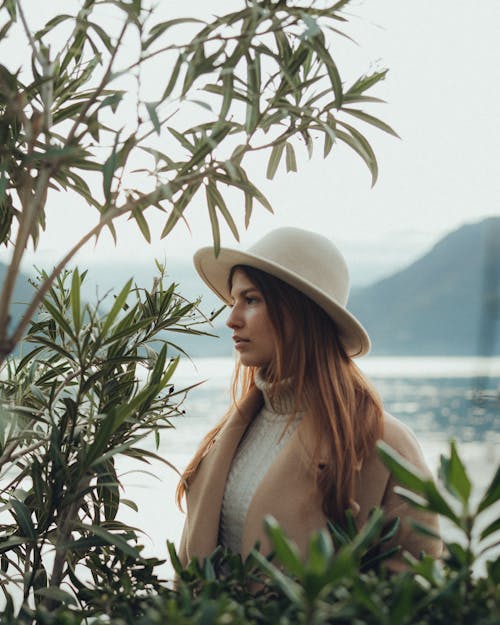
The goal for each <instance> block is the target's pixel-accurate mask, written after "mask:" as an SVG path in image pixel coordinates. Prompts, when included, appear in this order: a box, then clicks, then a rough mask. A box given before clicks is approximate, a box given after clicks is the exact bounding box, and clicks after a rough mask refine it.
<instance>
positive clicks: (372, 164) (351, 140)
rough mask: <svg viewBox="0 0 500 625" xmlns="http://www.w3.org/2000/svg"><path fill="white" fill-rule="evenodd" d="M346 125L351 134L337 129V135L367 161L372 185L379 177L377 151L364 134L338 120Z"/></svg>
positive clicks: (343, 124)
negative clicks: (375, 151)
mask: <svg viewBox="0 0 500 625" xmlns="http://www.w3.org/2000/svg"><path fill="white" fill-rule="evenodd" d="M338 123H339V124H341V125H342V126H344V127H347V128H348V130H349V132H350V133H351V134H348V133H346V132H343V131H342V130H339V129H338V128H337V130H336V131H335V135H336V137H337V138H338V139H340V140H341V141H343V142H344V143H346V144H347V145H348V146H349V147H350V148H352V149H353V150H354V151H355V152H356V153H357V154H359V156H361V158H362V159H363V160H364V161H365V163H366V164H367V166H368V169H369V170H370V173H371V175H372V187H373V185H374V184H375V183H376V182H377V177H378V164H377V158H376V156H375V153H374V152H373V149H372V147H371V146H370V144H369V143H368V141H367V140H366V139H365V137H363V135H362V134H361V133H360V132H358V131H357V130H356V129H355V128H353V127H352V126H349V125H348V124H346V123H344V122H338Z"/></svg>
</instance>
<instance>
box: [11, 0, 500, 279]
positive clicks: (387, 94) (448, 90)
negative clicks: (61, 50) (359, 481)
mask: <svg viewBox="0 0 500 625" xmlns="http://www.w3.org/2000/svg"><path fill="white" fill-rule="evenodd" d="M63 4H64V3H63ZM73 4H75V3H74V2H73ZM236 4H237V3H234V2H233V3H231V5H232V6H235V5H236ZM24 5H25V6H26V9H27V15H28V18H29V20H30V21H31V23H32V24H35V23H38V22H40V21H42V20H43V19H45V17H46V16H45V15H43V14H42V8H41V7H42V4H39V3H38V2H36V1H35V0H26V2H25V3H24ZM227 6H228V3H227V2H226V1H223V0H213V1H212V2H209V1H207V0H190V1H189V2H186V3H177V2H175V3H174V2H170V1H169V2H166V1H165V2H161V3H160V10H161V11H162V12H163V13H164V14H165V16H166V17H169V16H171V17H177V16H179V15H180V14H184V15H186V16H187V15H191V16H198V17H200V16H208V15H209V13H213V14H217V13H220V12H223V11H227ZM28 9H29V10H28ZM346 12H347V15H348V16H349V19H350V25H349V27H348V33H349V34H350V35H351V36H352V37H354V39H355V40H356V41H357V43H358V45H353V44H351V43H349V42H347V41H339V40H334V42H333V43H332V45H333V50H334V56H335V59H336V61H337V65H338V67H339V69H340V71H341V74H342V76H343V78H345V80H346V82H349V81H351V80H352V79H353V78H356V77H357V76H359V75H361V74H362V73H365V72H367V71H370V70H371V69H373V68H379V69H380V68H384V67H387V68H388V69H389V73H388V76H387V79H386V80H385V81H384V82H383V83H382V84H380V86H379V87H377V89H376V91H375V92H374V93H375V95H377V96H379V97H381V98H383V99H384V100H386V101H387V104H383V105H376V107H373V108H371V109H366V110H369V112H371V113H372V114H377V115H378V116H379V117H381V118H382V119H384V120H385V121H386V122H388V123H389V124H391V126H392V127H393V128H394V129H395V130H396V131H397V132H398V133H399V135H400V136H401V140H398V139H395V138H393V137H390V136H388V135H385V134H384V133H381V132H380V131H373V132H368V129H367V135H368V136H369V138H370V140H371V142H372V145H373V148H374V150H375V152H376V154H377V157H378V162H379V167H380V174H379V180H378V182H377V183H376V185H375V187H374V188H371V180H370V175H369V172H368V170H367V168H366V166H365V165H364V163H363V162H362V161H361V160H360V159H359V157H357V156H356V155H355V154H354V153H351V152H350V151H349V149H348V148H346V147H344V146H340V147H339V148H338V149H334V150H332V152H331V153H330V155H329V157H328V158H327V159H326V160H323V159H322V158H320V157H319V156H315V157H313V159H312V160H310V161H309V160H308V158H307V156H306V154H305V153H302V154H298V168H299V171H298V173H291V174H286V173H285V172H284V168H280V169H279V171H278V174H277V175H276V177H275V178H274V180H273V181H268V180H266V179H265V170H266V164H267V163H266V162H265V161H262V162H254V163H252V165H251V174H252V176H253V177H254V179H255V180H256V182H257V185H258V186H260V188H262V190H263V191H264V192H265V193H266V195H267V196H268V197H269V199H270V201H271V203H272V204H273V206H274V207H275V214H274V215H271V214H269V213H267V212H266V211H265V210H264V209H262V210H260V209H257V210H256V211H255V212H254V216H253V219H252V221H251V223H250V226H249V228H248V230H247V231H244V229H243V217H242V212H243V211H242V207H241V206H237V205H235V206H231V208H232V209H233V212H234V216H235V217H236V218H237V223H238V224H239V225H240V226H241V230H242V235H241V245H242V247H247V246H248V245H251V244H252V243H253V242H254V241H256V240H257V239H258V238H260V237H261V236H262V235H263V234H265V233H266V232H268V231H269V230H271V229H273V228H276V227H281V226H297V227H305V228H309V229H311V230H314V231H317V232H321V233H323V234H325V235H326V236H328V237H329V238H331V239H332V240H333V241H335V242H336V243H337V244H338V246H339V247H340V249H341V250H342V251H343V252H344V254H345V256H346V258H347V260H348V264H350V265H351V266H353V267H355V268H356V271H357V273H358V275H359V274H360V272H361V273H362V272H363V270H364V269H363V268H365V269H366V275H370V276H371V275H372V274H373V273H374V272H375V273H377V272H378V273H380V274H383V273H384V272H386V273H389V272H390V271H392V270H393V269H394V268H399V267H403V266H404V265H406V264H408V263H409V262H411V261H412V260H413V259H415V258H416V257H418V256H419V255H421V254H422V253H424V252H425V251H427V250H428V249H429V248H430V247H432V245H433V244H434V243H435V242H436V241H437V240H439V239H440V238H441V237H442V236H444V235H445V234H446V233H448V232H450V231H452V230H454V229H456V228H457V227H459V226H460V225H461V224H463V223H466V222H471V221H477V220H480V219H481V218H483V217H486V216H488V215H494V214H499V212H500V204H499V200H500V175H499V165H500V157H499V153H498V149H499V146H500V113H499V111H500V80H498V71H499V67H500V37H498V25H499V24H500V3H499V2H498V0H479V1H477V2H475V3H470V2H469V1H464V0H439V1H438V2H436V1H431V0H424V2H419V3H410V2H405V1H404V0H378V1H377V2H373V1H372V2H370V1H369V0H365V1H360V0H358V1H354V2H353V3H352V4H351V5H349V7H348V9H347V11H346ZM14 43H15V42H12V45H14ZM17 45H19V44H17ZM14 50H15V48H11V52H12V51H14ZM18 52H19V49H18V48H17V53H18ZM151 78H152V79H153V80H154V76H152V77H151ZM235 197H236V196H235ZM237 202H238V200H237V199H236V202H235V203H237ZM96 215H97V214H96V212H95V211H94V210H93V209H88V208H87V207H85V206H82V205H78V204H77V203H75V204H72V203H68V199H67V198H65V197H64V196H63V195H62V194H53V196H52V198H51V204H50V207H49V209H48V219H47V231H46V232H45V233H44V234H43V235H42V239H41V242H40V244H39V247H38V249H37V251H36V253H35V254H33V253H31V252H30V253H29V254H27V256H26V260H25V263H24V267H25V268H28V269H29V267H30V266H31V265H32V264H33V263H35V264H38V265H50V264H51V263H54V262H56V261H57V260H58V259H59V258H60V257H61V256H62V254H63V252H64V251H65V250H66V249H67V248H68V247H69V244H70V243H71V242H72V240H76V238H77V237H78V236H79V235H80V236H81V234H83V232H84V231H85V229H87V228H90V227H92V226H93V225H94V224H95V223H96ZM186 216H187V220H188V222H189V225H190V231H188V229H187V228H186V227H185V225H184V224H182V223H180V224H179V225H178V226H177V227H176V229H175V230H174V231H173V232H172V233H171V235H170V236H169V237H168V239H165V240H160V239H159V236H158V234H159V231H161V229H162V226H163V220H158V219H156V218H155V219H152V221H151V224H152V230H153V242H152V244H151V245H147V244H146V243H145V242H144V240H143V239H142V237H141V236H140V235H139V234H138V232H137V228H136V226H135V225H132V224H131V223H130V222H127V221H126V220H121V222H120V223H118V225H117V229H118V240H119V242H118V245H116V246H115V245H114V243H113V241H112V239H111V237H110V236H108V235H103V236H102V237H101V238H100V239H99V242H98V244H97V245H94V244H88V245H87V246H86V247H85V248H84V249H83V250H82V251H81V252H80V254H79V256H78V259H77V260H78V262H79V263H81V264H87V265H92V263H95V262H107V263H109V264H110V265H111V264H120V263H126V262H127V263H129V262H133V263H137V264H144V263H151V262H152V259H154V258H160V259H163V258H166V259H169V258H172V259H185V260H187V259H189V258H190V257H191V256H192V253H193V252H194V251H195V250H196V249H197V248H198V247H200V246H203V245H210V243H211V234H210V227H209V222H208V217H207V214H206V208H205V206H204V203H203V200H202V199H201V198H200V199H198V200H196V201H195V202H193V204H192V205H191V206H190V207H189V209H188V211H187V213H186ZM222 244H223V245H226V246H229V247H233V246H235V245H236V243H235V241H234V239H233V237H232V235H231V234H230V233H229V232H228V231H227V230H223V231H222ZM0 259H1V260H3V261H7V260H8V254H6V252H5V251H2V252H1V254H0ZM359 281H360V282H362V278H360V279H359Z"/></svg>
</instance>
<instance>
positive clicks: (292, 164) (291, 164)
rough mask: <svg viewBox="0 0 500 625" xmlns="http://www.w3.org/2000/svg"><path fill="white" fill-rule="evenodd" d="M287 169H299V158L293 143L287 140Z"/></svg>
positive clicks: (288, 170)
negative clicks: (297, 158) (296, 155)
mask: <svg viewBox="0 0 500 625" xmlns="http://www.w3.org/2000/svg"><path fill="white" fill-rule="evenodd" d="M286 170H287V172H290V171H297V160H296V159H295V150H294V149H293V145H292V144H291V143H289V142H288V141H287V143H286Z"/></svg>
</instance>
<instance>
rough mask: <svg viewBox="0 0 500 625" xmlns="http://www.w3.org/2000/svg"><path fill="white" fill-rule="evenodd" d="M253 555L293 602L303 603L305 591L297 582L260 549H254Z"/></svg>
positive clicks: (296, 603)
mask: <svg viewBox="0 0 500 625" xmlns="http://www.w3.org/2000/svg"><path fill="white" fill-rule="evenodd" d="M252 556H253V558H254V559H255V560H256V561H257V563H258V564H259V566H260V568H261V569H262V570H263V571H264V572H265V573H267V575H269V577H271V579H273V580H274V582H275V583H276V585H277V586H278V587H279V588H280V589H281V591H282V592H283V593H284V594H285V595H286V596H287V597H288V599H289V600H290V601H291V602H292V604H295V605H299V606H300V605H302V596H303V591H302V588H301V587H300V585H299V584H298V583H297V582H294V581H293V580H292V579H291V578H290V577H287V576H286V575H285V574H284V573H282V572H281V571H280V570H279V569H278V568H276V567H275V566H274V565H273V564H272V563H271V562H269V560H267V559H266V558H265V557H264V556H263V555H262V554H261V553H259V552H258V551H256V550H253V551H252Z"/></svg>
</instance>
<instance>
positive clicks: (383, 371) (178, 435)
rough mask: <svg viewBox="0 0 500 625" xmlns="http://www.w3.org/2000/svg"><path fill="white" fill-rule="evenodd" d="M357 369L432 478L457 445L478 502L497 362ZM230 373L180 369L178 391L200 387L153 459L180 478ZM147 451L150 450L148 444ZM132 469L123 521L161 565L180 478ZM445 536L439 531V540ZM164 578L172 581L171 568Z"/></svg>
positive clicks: (200, 364)
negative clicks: (414, 444) (401, 425)
mask: <svg viewBox="0 0 500 625" xmlns="http://www.w3.org/2000/svg"><path fill="white" fill-rule="evenodd" d="M357 362H358V364H359V366H360V367H361V369H362V370H363V371H364V372H365V374H366V375H367V376H368V377H369V378H370V379H371V380H372V382H373V383H374V385H375V386H376V388H377V389H378V391H379V392H380V394H381V396H382V398H383V400H384V403H385V407H386V409H387V410H388V411H389V412H391V413H392V414H394V415H395V416H397V417H398V418H400V419H401V420H402V421H404V422H405V423H407V424H408V425H409V426H410V427H411V428H412V429H413V430H414V432H415V433H416V435H417V437H418V439H419V442H420V444H421V446H422V449H423V452H424V455H425V457H426V460H427V462H428V464H429V466H430V467H431V468H432V469H433V471H434V474H435V475H436V473H437V467H438V464H439V457H440V454H442V453H443V452H446V451H447V449H448V441H449V440H450V438H454V439H456V441H457V444H458V448H459V452H460V454H461V456H462V458H463V459H464V461H465V463H466V466H467V469H468V471H469V474H470V477H471V479H472V481H473V483H474V485H475V486H476V493H477V495H478V494H479V493H480V492H481V491H482V490H484V488H485V487H486V486H487V484H488V482H489V480H490V479H491V477H492V475H493V473H494V470H495V468H496V466H497V465H498V462H499V458H500V358H436V357H432V358H429V357H425V358H424V357H421V358H411V357H408V358H406V357H405V358H402V357H398V358H394V357H377V358H376V357H370V356H368V357H365V358H361V359H358V361H357ZM233 365H234V361H233V359H232V358H200V359H195V360H194V361H193V362H192V363H191V362H189V361H188V360H183V361H181V362H180V363H179V367H178V369H177V371H176V373H175V377H174V382H175V385H176V388H177V389H179V388H181V387H185V386H189V385H191V384H195V383H197V382H200V381H202V380H204V382H203V384H200V385H199V386H198V387H197V388H195V389H193V390H192V391H190V393H189V395H188V397H187V399H186V401H185V402H184V406H183V408H184V409H185V410H186V414H185V416H183V417H178V418H176V419H175V420H174V422H173V423H174V425H175V429H172V430H168V431H165V432H164V433H163V434H162V440H161V444H160V448H159V451H158V453H159V454H160V455H162V456H163V457H164V458H165V459H167V460H169V461H170V462H172V463H173V464H174V465H175V466H176V467H177V468H178V469H179V470H182V469H183V468H184V466H185V465H186V463H187V462H188V460H189V459H190V457H191V456H192V454H193V453H194V451H195V449H196V447H197V445H198V443H199V441H200V439H201V438H202V436H203V434H204V433H205V432H206V431H207V430H208V429H209V428H210V427H212V425H214V424H215V423H216V422H217V421H218V419H219V418H220V416H221V415H222V414H223V413H224V412H225V410H226V409H227V406H228V388H229V383H230V379H231V373H232V369H233ZM149 447H150V448H151V449H153V442H152V441H150V442H149ZM135 469H142V470H143V469H144V465H141V466H140V467H138V466H137V464H132V462H131V461H129V460H128V459H126V460H124V461H121V462H120V464H119V470H120V473H121V475H122V482H123V484H124V487H125V493H124V496H126V497H128V498H130V499H132V500H134V501H135V502H136V503H137V504H138V506H139V512H138V513H135V512H133V511H132V510H130V509H128V508H123V510H122V511H121V514H120V517H121V520H123V521H126V522H129V523H130V524H131V525H135V526H138V527H141V528H142V529H144V530H145V532H146V533H147V536H146V537H145V543H144V544H145V548H146V553H148V554H151V555H156V556H159V555H161V557H163V555H164V554H166V549H165V544H166V540H167V539H169V540H173V541H174V542H176V543H177V544H178V541H179V538H180V533H181V530H182V525H183V521H184V515H183V514H182V513H181V512H180V511H179V510H177V508H176V506H175V504H174V492H175V486H176V483H177V479H178V476H177V475H176V474H175V472H174V471H173V470H171V469H168V468H167V467H165V466H163V465H162V464H161V463H157V464H155V465H154V466H153V465H152V466H151V467H150V469H149V471H150V472H149V473H145V472H136V471H135ZM492 513H493V511H492ZM496 514H497V515H498V511H497V512H496ZM447 531H448V530H447V528H446V526H445V527H443V533H446V532H447ZM164 572H165V574H166V575H167V576H169V575H170V572H171V571H170V569H169V567H168V565H165V567H164Z"/></svg>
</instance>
